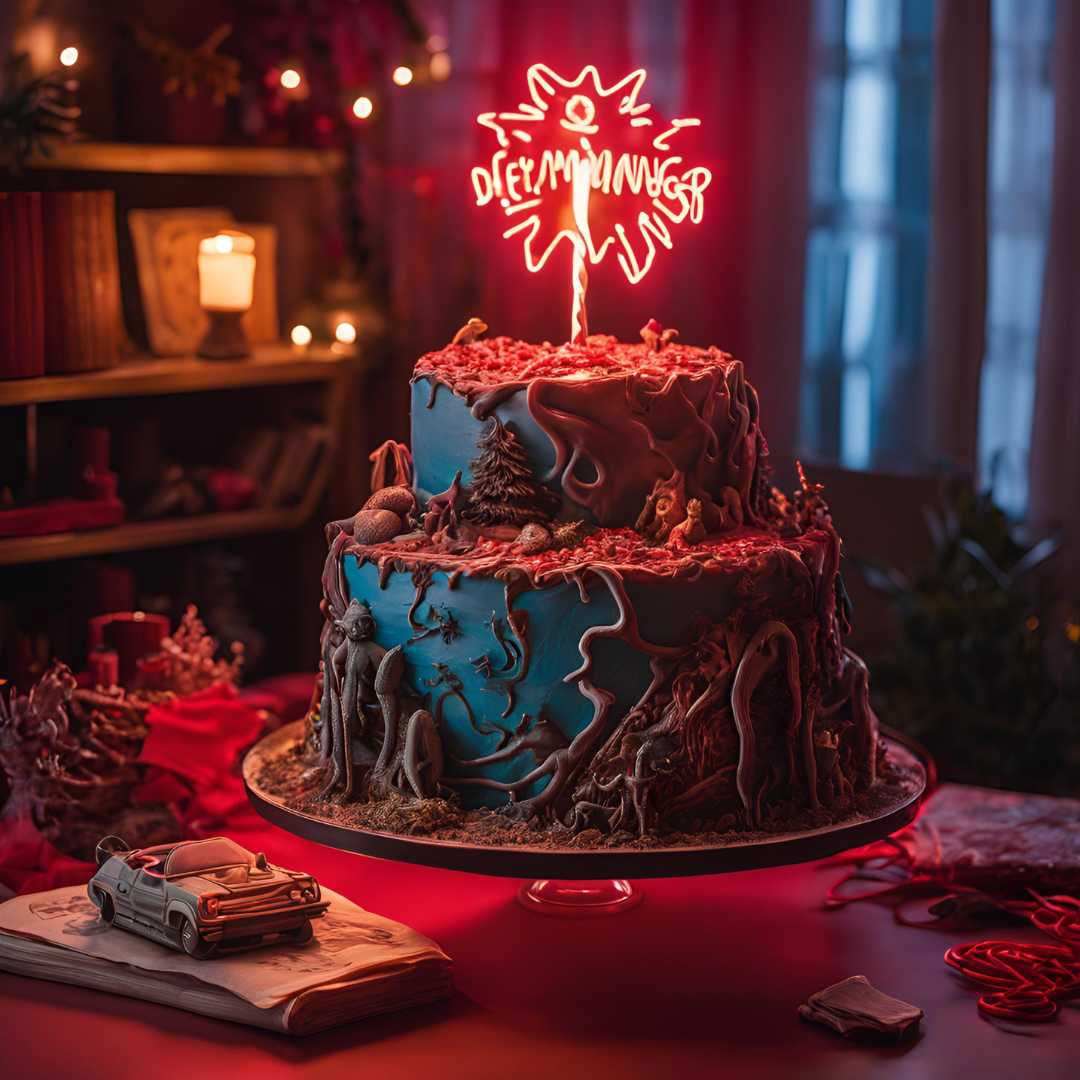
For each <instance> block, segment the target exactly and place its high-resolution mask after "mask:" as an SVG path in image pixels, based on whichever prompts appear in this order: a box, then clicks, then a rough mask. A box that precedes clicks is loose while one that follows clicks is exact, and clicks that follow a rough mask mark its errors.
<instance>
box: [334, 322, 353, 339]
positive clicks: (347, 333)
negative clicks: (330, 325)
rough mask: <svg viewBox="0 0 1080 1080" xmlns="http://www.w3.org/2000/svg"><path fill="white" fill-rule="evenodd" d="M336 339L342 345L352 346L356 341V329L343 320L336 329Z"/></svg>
mask: <svg viewBox="0 0 1080 1080" xmlns="http://www.w3.org/2000/svg"><path fill="white" fill-rule="evenodd" d="M334 337H335V338H337V340H338V341H340V342H341V344H342V345H351V344H352V343H353V342H354V341H355V340H356V327H355V326H353V324H352V323H351V322H346V321H344V320H342V321H341V322H339V323H338V324H337V326H335V327H334Z"/></svg>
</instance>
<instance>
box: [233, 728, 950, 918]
mask: <svg viewBox="0 0 1080 1080" xmlns="http://www.w3.org/2000/svg"><path fill="white" fill-rule="evenodd" d="M302 738H303V722H302V721H297V722H296V723H293V724H287V725H285V726H284V727H281V728H279V729H278V730H277V731H274V732H272V733H271V734H270V735H267V736H266V737H265V738H264V739H262V740H261V741H260V742H258V743H256V745H255V746H254V747H252V749H251V750H250V751H249V752H248V754H247V756H246V757H245V759H244V764H243V779H244V787H245V789H246V790H247V794H248V798H249V799H250V801H251V803H252V805H253V806H254V808H255V809H256V811H258V813H259V814H261V815H262V816H263V817H264V818H266V820H267V821H269V822H271V823H272V824H274V825H277V826H278V827H279V828H282V829H285V830H286V831H287V832H291V833H294V834H295V835H297V836H301V837H303V838H305V839H307V840H314V841H315V842H316V843H320V844H325V845H326V846H328V847H333V848H337V849H339V850H342V851H353V852H356V853H357V854H360V855H370V856H373V857H375V858H379V859H391V860H394V861H398V862H409V863H417V864H419V865H422V866H434V867H439V868H441V869H444V870H463V871H466V872H467V873H472V874H490V875H495V876H498V877H514V878H525V879H526V883H525V884H524V885H523V886H522V888H521V890H520V892H519V894H518V898H519V900H520V901H521V903H522V904H523V905H524V906H525V907H527V908H529V909H530V910H533V911H537V912H542V913H544V914H549V915H600V914H611V913H613V912H616V911H626V910H629V909H630V908H632V907H634V906H635V905H636V904H637V903H639V902H640V900H641V898H642V894H641V891H640V889H637V888H635V887H634V886H632V885H631V884H630V879H640V878H654V877H691V876H695V875H701V874H725V873H732V872H734V871H737V870H760V869H764V868H766V867H770V866H785V865H788V864H790V863H798V862H808V861H811V860H814V859H822V858H825V857H827V856H829V855H835V854H837V853H839V852H841V851H847V850H849V849H851V848H856V847H861V846H862V845H863V844H868V843H871V842H872V841H874V840H880V839H882V838H884V837H886V836H889V835H891V834H892V833H894V832H896V830H897V829H900V828H902V827H903V826H905V825H907V824H908V823H910V822H911V821H912V820H913V819H914V817H915V815H916V813H917V812H918V808H919V804H920V803H921V801H922V799H923V797H924V796H925V794H926V792H927V788H928V777H930V776H932V768H933V767H932V763H931V762H930V761H929V759H927V758H925V757H924V756H923V755H922V754H921V753H919V751H918V750H917V748H915V747H914V746H913V745H912V744H908V743H906V742H905V741H903V740H902V739H901V738H900V737H899V736H897V735H895V734H890V735H887V736H885V737H884V739H885V743H886V745H887V749H888V754H889V758H890V760H891V761H893V762H894V763H896V764H897V765H899V766H901V767H902V768H903V769H904V771H905V773H907V774H908V775H909V776H910V778H911V780H910V783H909V784H908V785H907V786H906V787H905V788H904V790H903V791H901V792H898V793H897V796H896V798H895V799H894V800H891V801H890V802H888V803H887V804H886V805H884V806H881V807H879V808H877V809H875V810H873V811H871V812H867V813H859V814H853V815H852V816H851V817H850V818H847V819H844V820H842V821H839V822H836V823H834V824H830V825H825V826H821V827H819V828H813V829H805V830H802V831H798V832H789V833H775V834H760V833H759V834H756V835H754V836H751V837H749V838H747V839H745V840H743V839H740V840H735V841H733V842H731V843H726V844H721V845H700V846H696V845H680V846H677V847H651V848H635V847H619V848H572V847H561V848H553V847H540V846H537V847H530V846H527V845H520V844H506V845H502V846H497V845H492V846H487V845H482V844H468V843H462V842H457V841H449V840H434V839H430V838H426V837H417V836H403V835H398V834H395V833H387V832H375V831H373V830H370V829H364V828H360V827H358V826H354V825H349V824H344V823H342V822H339V821H332V820H329V819H327V818H323V817H318V816H315V815H313V814H310V813H305V812H302V811H300V810H296V809H294V808H293V807H291V806H288V805H287V804H286V803H285V802H284V801H283V800H282V799H281V798H279V797H278V796H276V795H274V794H273V793H271V792H270V791H268V790H267V789H266V788H265V787H264V786H262V785H261V784H260V783H259V781H258V779H257V778H258V777H259V776H260V775H261V773H262V770H263V768H264V767H265V765H266V764H267V762H268V761H271V760H273V759H274V758H276V757H278V756H280V755H281V754H283V753H286V752H288V750H289V748H290V747H294V746H296V745H297V744H298V743H299V741H300V740H301V739H302Z"/></svg>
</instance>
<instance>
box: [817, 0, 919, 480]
mask: <svg viewBox="0 0 1080 1080" xmlns="http://www.w3.org/2000/svg"><path fill="white" fill-rule="evenodd" d="M932 43H933V20H932V4H931V2H930V0H846V2H845V0H816V3H815V4H814V34H813V39H812V44H811V47H812V49H813V55H814V71H815V88H814V130H813V141H812V159H811V215H812V216H811V229H810V234H809V238H808V244H807V252H806V266H807V288H806V307H805V325H804V349H805V358H806V359H805V363H806V370H805V374H804V384H803V398H802V438H801V444H802V449H803V451H804V452H805V453H807V454H808V455H810V456H812V457H814V458H816V459H818V460H825V461H829V462H835V463H838V464H841V465H843V466H845V467H847V468H852V469H867V468H882V467H885V468H888V467H896V466H901V465H904V464H907V463H909V462H910V460H911V457H912V454H913V449H914V438H915V437H914V435H913V432H914V431H915V429H916V426H917V424H916V421H917V416H918V409H919V401H918V397H917V394H916V393H915V389H916V387H917V386H918V381H919V378H920V370H921V363H922V357H923V354H924V351H925V312H924V291H923V289H922V284H921V283H922V281H923V277H924V274H925V270H926V257H927V256H926V251H927V238H928V222H929V213H930V184H929V124H930V113H931V109H930V82H931V78H930V76H931V57H932Z"/></svg>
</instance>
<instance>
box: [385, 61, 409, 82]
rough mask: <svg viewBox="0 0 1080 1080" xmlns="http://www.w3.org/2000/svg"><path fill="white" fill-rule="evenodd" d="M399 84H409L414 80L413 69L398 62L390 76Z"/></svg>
mask: <svg viewBox="0 0 1080 1080" xmlns="http://www.w3.org/2000/svg"><path fill="white" fill-rule="evenodd" d="M390 78H391V79H393V80H394V82H395V83H396V84H397V85H398V86H408V85H409V83H411V82H412V81H413V69H412V68H411V67H409V66H408V65H407V64H398V66H397V67H396V68H394V71H393V73H392V74H391V76H390Z"/></svg>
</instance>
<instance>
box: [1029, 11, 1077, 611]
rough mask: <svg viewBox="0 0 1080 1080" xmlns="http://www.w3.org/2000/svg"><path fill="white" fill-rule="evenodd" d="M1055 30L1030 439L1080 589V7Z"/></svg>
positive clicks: (1034, 491) (1047, 508)
mask: <svg viewBox="0 0 1080 1080" xmlns="http://www.w3.org/2000/svg"><path fill="white" fill-rule="evenodd" d="M1056 18H1057V22H1056V26H1055V29H1054V59H1053V64H1054V66H1053V85H1054V99H1055V116H1054V165H1053V171H1052V189H1051V190H1052V195H1051V207H1050V229H1049V243H1048V247H1047V252H1046V269H1045V272H1044V277H1043V289H1042V312H1041V315H1040V319H1039V336H1038V347H1037V352H1036V366H1035V404H1034V413H1033V420H1032V433H1031V470H1030V477H1031V498H1030V510H1029V515H1030V519H1031V522H1032V524H1033V525H1034V526H1035V527H1036V528H1062V529H1063V530H1064V535H1065V541H1066V544H1065V558H1066V563H1067V569H1068V572H1069V574H1070V584H1071V585H1072V588H1073V596H1074V598H1075V590H1076V588H1077V585H1078V584H1080V63H1077V57H1078V56H1080V4H1076V3H1059V4H1058V6H1057V15H1056Z"/></svg>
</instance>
